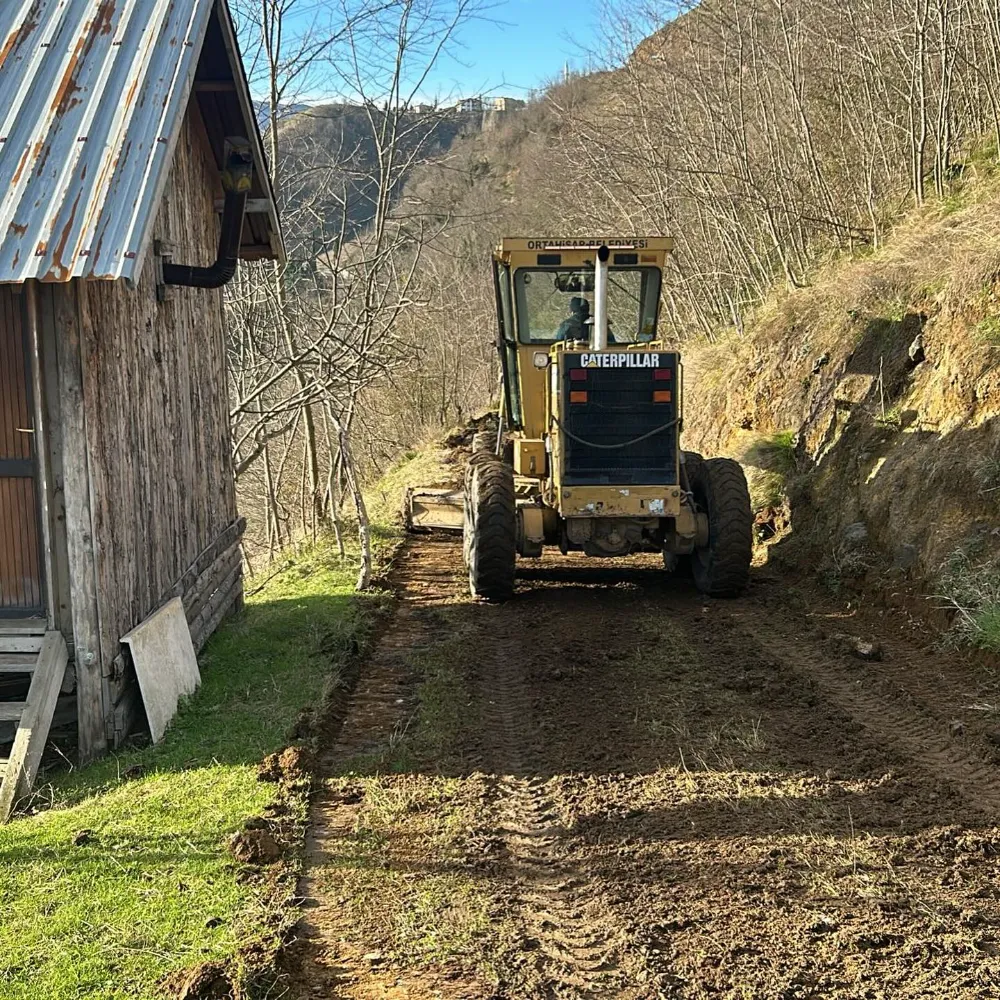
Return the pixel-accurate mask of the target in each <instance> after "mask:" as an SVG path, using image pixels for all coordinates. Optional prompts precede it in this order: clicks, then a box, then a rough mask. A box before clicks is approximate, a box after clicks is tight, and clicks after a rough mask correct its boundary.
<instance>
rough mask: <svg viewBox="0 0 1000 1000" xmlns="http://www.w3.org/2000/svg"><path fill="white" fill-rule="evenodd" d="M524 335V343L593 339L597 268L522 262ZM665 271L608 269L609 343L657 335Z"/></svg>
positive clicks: (518, 288) (520, 320) (518, 282)
mask: <svg viewBox="0 0 1000 1000" xmlns="http://www.w3.org/2000/svg"><path fill="white" fill-rule="evenodd" d="M514 293H515V297H516V300H517V329H518V339H519V340H520V341H521V343H522V344H551V343H554V342H555V341H557V340H586V341H589V340H590V339H591V334H592V331H593V321H594V319H593V317H594V271H593V268H587V269H581V270H567V269H565V268H562V269H560V268H519V269H518V270H517V271H516V272H515V275H514ZM659 300H660V271H659V268H655V267H612V268H609V269H608V343H609V344H637V343H644V342H646V341H650V340H652V339H653V338H654V337H655V336H656V310H657V306H658V304H659Z"/></svg>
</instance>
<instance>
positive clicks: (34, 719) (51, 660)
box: [0, 632, 69, 823]
mask: <svg viewBox="0 0 1000 1000" xmlns="http://www.w3.org/2000/svg"><path fill="white" fill-rule="evenodd" d="M68 662H69V654H68V652H67V650H66V640H65V639H64V638H63V636H62V633H61V632H49V633H47V634H46V636H45V641H44V643H43V644H42V650H41V652H40V653H39V654H38V664H37V666H36V667H35V672H34V675H33V676H32V679H31V687H29V688H28V696H27V698H26V699H25V702H24V705H23V706H22V709H23V710H22V712H21V714H20V721H19V724H18V727H17V735H16V736H15V737H14V746H13V747H12V748H11V751H10V758H9V759H8V761H7V766H6V768H5V769H4V775H3V782H2V783H0V823H6V822H7V820H8V819H9V818H10V813H11V810H12V809H13V808H14V803H15V802H16V801H17V800H18V799H19V798H21V797H22V796H25V795H27V794H28V793H29V792H30V791H31V786H32V785H33V784H34V783H35V777H36V775H37V774H38V766H39V764H41V762H42V752H43V751H44V749H45V741H46V740H47V739H48V738H49V728H50V727H51V725H52V716H53V715H54V714H55V710H56V703H57V702H58V701H59V689H60V687H62V682H63V675H64V674H65V673H66V665H67V663H68ZM3 707H7V706H0V708H3Z"/></svg>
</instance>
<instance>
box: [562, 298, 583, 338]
mask: <svg viewBox="0 0 1000 1000" xmlns="http://www.w3.org/2000/svg"><path fill="white" fill-rule="evenodd" d="M589 320H590V303H589V302H588V301H587V300H586V299H585V298H583V296H581V295H574V296H573V298H571V299H570V300H569V316H567V317H566V319H564V320H563V321H562V323H560V324H559V329H558V330H556V340H589V339H590V331H589V330H588V329H587V323H588V321H589Z"/></svg>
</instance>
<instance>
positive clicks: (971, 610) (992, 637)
mask: <svg viewBox="0 0 1000 1000" xmlns="http://www.w3.org/2000/svg"><path fill="white" fill-rule="evenodd" d="M939 583H940V589H941V596H942V597H943V598H944V599H945V600H946V601H947V602H948V604H949V605H950V606H951V607H952V608H954V609H955V612H956V614H955V620H954V622H953V624H952V632H953V636H954V637H955V638H957V639H959V640H960V641H964V642H968V643H971V644H972V645H973V646H977V647H978V648H980V649H987V650H989V651H991V652H994V653H1000V566H998V565H997V563H996V562H995V561H988V562H985V563H974V562H973V561H972V559H971V558H970V556H969V554H968V552H967V551H966V550H964V549H959V550H957V551H956V552H954V553H953V554H952V555H951V557H950V558H949V559H948V562H947V563H946V564H945V565H944V567H943V568H942V572H941V574H940V577H939Z"/></svg>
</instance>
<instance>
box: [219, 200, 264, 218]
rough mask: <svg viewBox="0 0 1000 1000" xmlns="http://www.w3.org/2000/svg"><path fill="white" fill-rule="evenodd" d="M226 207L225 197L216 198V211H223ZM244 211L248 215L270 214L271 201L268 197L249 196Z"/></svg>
mask: <svg viewBox="0 0 1000 1000" xmlns="http://www.w3.org/2000/svg"><path fill="white" fill-rule="evenodd" d="M225 207H226V200H225V198H216V199H215V210H216V212H221V211H222V210H223V209H224V208H225ZM244 211H245V214H246V215H268V214H269V213H270V211H271V203H270V202H269V201H268V200H267V198H247V207H246V209H245V210H244Z"/></svg>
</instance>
